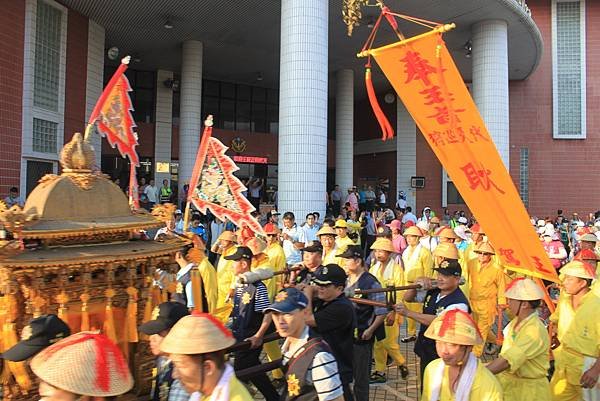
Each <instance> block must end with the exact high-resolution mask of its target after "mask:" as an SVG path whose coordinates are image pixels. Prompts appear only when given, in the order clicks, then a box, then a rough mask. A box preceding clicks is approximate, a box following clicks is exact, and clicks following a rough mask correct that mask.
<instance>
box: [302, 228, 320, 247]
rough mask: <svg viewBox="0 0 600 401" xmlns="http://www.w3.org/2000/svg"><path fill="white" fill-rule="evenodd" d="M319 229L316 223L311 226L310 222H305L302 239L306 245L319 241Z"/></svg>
mask: <svg viewBox="0 0 600 401" xmlns="http://www.w3.org/2000/svg"><path fill="white" fill-rule="evenodd" d="M317 231H319V227H317V225H316V224H313V226H312V227H309V226H308V224H305V225H304V226H302V228H301V229H300V241H299V242H304V245H307V244H308V243H309V242H311V241H318V240H319V239H318V238H317Z"/></svg>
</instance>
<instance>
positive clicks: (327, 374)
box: [281, 326, 344, 401]
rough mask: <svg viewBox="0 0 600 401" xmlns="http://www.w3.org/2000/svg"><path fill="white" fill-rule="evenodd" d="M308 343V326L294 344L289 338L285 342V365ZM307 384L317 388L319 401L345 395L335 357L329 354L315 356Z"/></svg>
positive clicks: (283, 347)
mask: <svg viewBox="0 0 600 401" xmlns="http://www.w3.org/2000/svg"><path fill="white" fill-rule="evenodd" d="M307 342H308V326H307V327H305V328H304V331H303V332H302V335H301V336H300V338H298V339H297V341H295V342H294V344H291V343H290V341H289V338H288V339H286V340H285V342H284V343H283V346H282V347H281V351H282V353H283V364H284V365H287V364H288V362H289V361H290V359H292V358H293V357H294V356H295V355H296V353H297V352H298V351H299V349H300V348H301V347H302V346H303V345H304V344H306V343H307ZM306 382H307V384H312V385H313V386H314V387H315V390H316V392H317V396H318V397H319V401H326V400H333V399H335V398H338V397H341V396H342V395H343V394H344V389H343V387H342V381H341V379H340V375H339V373H338V367H337V362H336V360H335V357H334V356H333V355H332V354H331V353H329V352H319V353H318V354H316V355H315V358H314V359H313V361H312V363H311V364H310V366H309V368H308V371H307V372H306Z"/></svg>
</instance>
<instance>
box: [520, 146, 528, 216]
mask: <svg viewBox="0 0 600 401" xmlns="http://www.w3.org/2000/svg"><path fill="white" fill-rule="evenodd" d="M519 193H520V194H521V200H522V201H523V204H524V205H525V207H529V148H521V157H520V159H519Z"/></svg>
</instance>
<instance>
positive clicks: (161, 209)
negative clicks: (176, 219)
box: [152, 203, 176, 223]
mask: <svg viewBox="0 0 600 401" xmlns="http://www.w3.org/2000/svg"><path fill="white" fill-rule="evenodd" d="M175 210H176V206H175V205H174V204H172V203H163V204H160V205H156V206H154V207H153V208H152V216H154V217H156V218H157V219H159V220H160V221H163V222H165V223H166V222H168V221H171V220H173V215H174V214H175Z"/></svg>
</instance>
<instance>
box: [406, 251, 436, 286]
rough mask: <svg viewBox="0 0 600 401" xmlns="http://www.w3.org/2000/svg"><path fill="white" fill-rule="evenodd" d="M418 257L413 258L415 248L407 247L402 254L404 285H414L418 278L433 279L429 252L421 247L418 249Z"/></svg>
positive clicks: (431, 260)
mask: <svg viewBox="0 0 600 401" xmlns="http://www.w3.org/2000/svg"><path fill="white" fill-rule="evenodd" d="M419 248H420V250H419V255H418V256H417V257H416V258H415V257H413V252H415V247H411V246H408V248H406V249H405V250H404V252H403V253H402V261H403V262H404V280H405V282H404V285H410V284H414V282H415V280H416V279H417V278H419V277H433V259H432V256H431V252H429V250H428V249H427V248H425V247H423V246H421V247H419Z"/></svg>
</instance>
